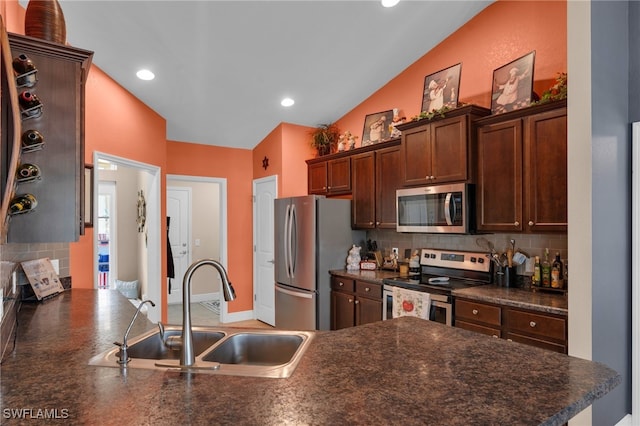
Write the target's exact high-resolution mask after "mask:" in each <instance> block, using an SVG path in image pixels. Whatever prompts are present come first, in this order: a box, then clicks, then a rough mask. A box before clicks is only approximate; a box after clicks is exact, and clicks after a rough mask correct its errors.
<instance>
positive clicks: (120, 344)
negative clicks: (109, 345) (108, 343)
mask: <svg viewBox="0 0 640 426" xmlns="http://www.w3.org/2000/svg"><path fill="white" fill-rule="evenodd" d="M113 344H114V345H116V346H118V347H120V348H121V347H123V346H124V345H123V344H122V343H120V342H113Z"/></svg>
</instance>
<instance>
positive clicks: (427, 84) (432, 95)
mask: <svg viewBox="0 0 640 426" xmlns="http://www.w3.org/2000/svg"><path fill="white" fill-rule="evenodd" d="M461 71H462V64H461V63H460V64H456V65H453V66H450V67H449V68H445V69H443V70H440V71H438V72H434V73H433V74H429V75H428V76H426V77H425V78H424V91H423V92H422V109H421V111H426V112H430V111H434V110H436V111H437V110H440V109H442V108H443V107H447V108H451V109H453V108H456V107H457V106H458V95H459V92H460V72H461Z"/></svg>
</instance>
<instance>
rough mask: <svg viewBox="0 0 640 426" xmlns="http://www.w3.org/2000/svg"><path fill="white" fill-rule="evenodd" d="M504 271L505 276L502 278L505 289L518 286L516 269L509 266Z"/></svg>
mask: <svg viewBox="0 0 640 426" xmlns="http://www.w3.org/2000/svg"><path fill="white" fill-rule="evenodd" d="M503 270H504V276H503V278H502V286H503V287H515V286H516V267H515V266H507V267H506V268H504V269H503Z"/></svg>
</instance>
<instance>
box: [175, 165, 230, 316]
mask: <svg viewBox="0 0 640 426" xmlns="http://www.w3.org/2000/svg"><path fill="white" fill-rule="evenodd" d="M166 200H167V201H166V205H167V218H166V221H167V223H168V231H169V232H168V242H167V245H168V246H170V247H171V254H172V260H173V270H174V278H172V279H170V280H169V282H168V283H167V292H168V294H167V295H166V296H167V301H168V309H167V320H168V322H169V323H171V324H181V323H182V300H183V295H182V285H183V278H184V275H185V272H186V270H187V269H188V267H189V265H191V263H192V262H194V261H196V260H200V259H214V260H217V261H219V262H220V263H221V264H222V265H223V266H224V267H225V268H227V180H226V179H223V178H209V177H201V176H185V175H167V197H166ZM191 315H192V321H193V323H194V324H197V325H217V324H219V323H224V322H226V318H227V315H228V311H227V303H226V302H225V301H224V298H223V297H221V281H220V277H219V275H218V273H217V271H216V270H215V269H213V268H200V269H198V270H197V271H196V272H195V273H194V274H193V276H192V280H191Z"/></svg>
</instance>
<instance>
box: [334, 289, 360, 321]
mask: <svg viewBox="0 0 640 426" xmlns="http://www.w3.org/2000/svg"><path fill="white" fill-rule="evenodd" d="M354 302H355V296H354V295H353V294H348V293H342V292H340V291H332V292H331V329H332V330H340V329H342V328H348V327H353V326H354V325H355V303H354Z"/></svg>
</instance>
